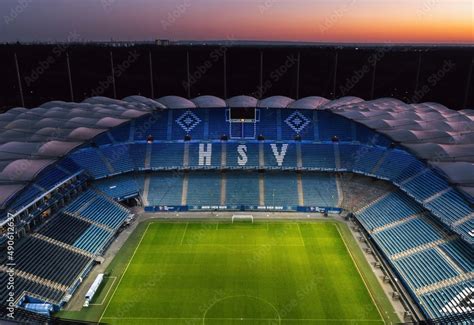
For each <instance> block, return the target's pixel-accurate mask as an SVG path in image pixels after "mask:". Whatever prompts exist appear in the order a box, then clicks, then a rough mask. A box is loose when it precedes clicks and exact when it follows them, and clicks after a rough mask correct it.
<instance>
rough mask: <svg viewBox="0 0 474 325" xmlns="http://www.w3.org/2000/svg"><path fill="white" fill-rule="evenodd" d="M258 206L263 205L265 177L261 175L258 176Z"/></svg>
mask: <svg viewBox="0 0 474 325" xmlns="http://www.w3.org/2000/svg"><path fill="white" fill-rule="evenodd" d="M258 193H259V196H258V204H259V205H265V175H264V174H263V173H259V174H258Z"/></svg>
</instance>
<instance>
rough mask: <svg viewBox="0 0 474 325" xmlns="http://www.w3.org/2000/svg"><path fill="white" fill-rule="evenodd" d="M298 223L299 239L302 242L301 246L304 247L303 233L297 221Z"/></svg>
mask: <svg viewBox="0 0 474 325" xmlns="http://www.w3.org/2000/svg"><path fill="white" fill-rule="evenodd" d="M297 225H298V231H299V232H300V239H301V242H302V243H303V246H304V247H306V245H305V243H304V239H303V234H302V233H301V228H300V224H299V223H297Z"/></svg>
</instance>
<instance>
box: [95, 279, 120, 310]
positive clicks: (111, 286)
mask: <svg viewBox="0 0 474 325" xmlns="http://www.w3.org/2000/svg"><path fill="white" fill-rule="evenodd" d="M105 278H107V279H114V280H113V281H112V284H111V285H110V288H109V290H107V293H106V294H105V297H104V298H103V299H102V302H101V303H100V304H89V305H91V306H102V305H103V304H104V301H105V299H107V296H108V295H109V292H110V290H111V289H112V288H113V287H114V283H115V280H117V277H116V276H107V277H105Z"/></svg>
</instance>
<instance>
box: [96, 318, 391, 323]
mask: <svg viewBox="0 0 474 325" xmlns="http://www.w3.org/2000/svg"><path fill="white" fill-rule="evenodd" d="M104 319H120V320H126V319H131V320H135V319H136V320H202V318H199V317H104ZM207 319H209V320H238V321H241V320H251V321H272V320H276V319H275V318H246V317H239V318H207ZM281 320H282V321H285V322H314V321H319V322H341V321H342V322H374V323H382V322H383V321H382V320H380V319H378V320H375V319H344V318H339V319H337V318H282V319H281Z"/></svg>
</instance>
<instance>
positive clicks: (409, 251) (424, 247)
mask: <svg viewBox="0 0 474 325" xmlns="http://www.w3.org/2000/svg"><path fill="white" fill-rule="evenodd" d="M453 239H454V237H453V238H449V239H437V240H434V241H431V242H429V243H426V244H422V245H418V246H415V247H413V248H410V249H407V250H405V251H402V252H400V253H396V254H393V255H392V256H390V259H391V260H392V261H396V260H399V259H401V258H404V257H407V256H410V255H413V254H416V253H419V252H422V251H425V250H427V249H430V248H435V247H437V246H439V245H441V244H444V243H446V242H448V241H449V240H453Z"/></svg>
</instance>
